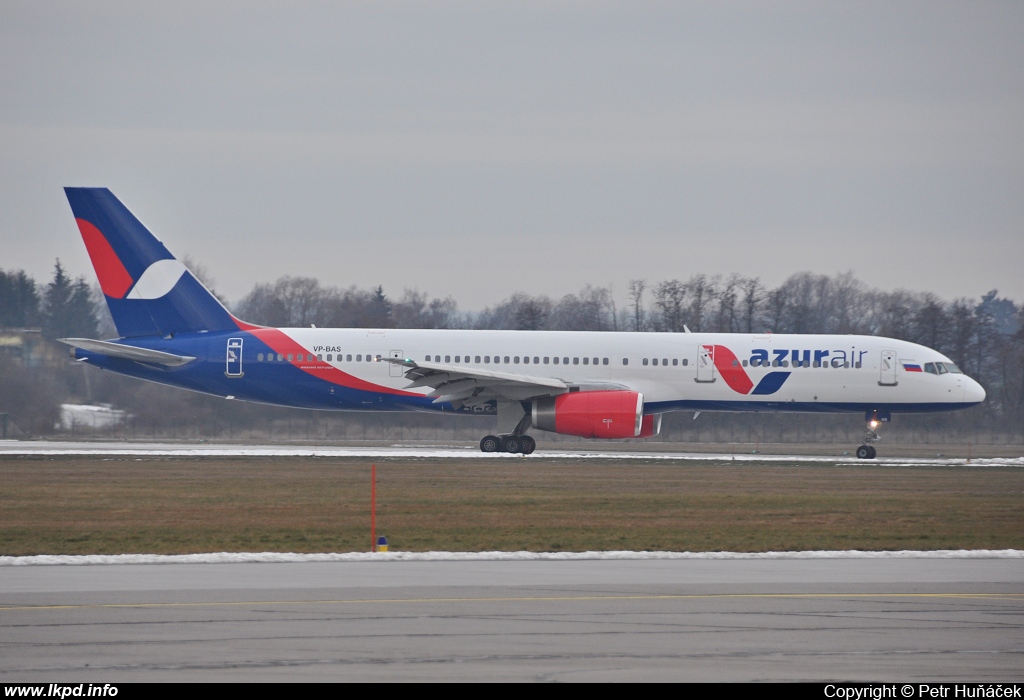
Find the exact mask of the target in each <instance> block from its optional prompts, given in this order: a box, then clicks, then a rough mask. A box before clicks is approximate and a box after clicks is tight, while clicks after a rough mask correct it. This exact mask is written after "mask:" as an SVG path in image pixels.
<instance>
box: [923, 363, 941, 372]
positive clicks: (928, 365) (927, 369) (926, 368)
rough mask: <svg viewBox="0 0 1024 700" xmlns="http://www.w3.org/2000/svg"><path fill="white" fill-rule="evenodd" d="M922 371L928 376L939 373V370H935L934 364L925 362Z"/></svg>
mask: <svg viewBox="0 0 1024 700" xmlns="http://www.w3.org/2000/svg"><path fill="white" fill-rule="evenodd" d="M924 371H925V372H927V373H928V374H938V373H939V370H937V369H935V363H934V362H925V363H924Z"/></svg>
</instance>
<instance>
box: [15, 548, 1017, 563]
mask: <svg viewBox="0 0 1024 700" xmlns="http://www.w3.org/2000/svg"><path fill="white" fill-rule="evenodd" d="M653 559H660V560H666V559H1024V550H1020V549H946V550H935V551H912V550H902V551H893V552H867V551H861V550H846V551H827V550H818V551H809V552H629V551H612V552H377V553H372V552H338V553H329V552H328V553H323V554H298V553H292V552H211V553H209V554H87V555H63V554H61V555H58V554H40V555H35V556H25V557H8V556H0V566H97V565H105V564H238V563H295V562H386V561H580V560H635V561H644V560H653Z"/></svg>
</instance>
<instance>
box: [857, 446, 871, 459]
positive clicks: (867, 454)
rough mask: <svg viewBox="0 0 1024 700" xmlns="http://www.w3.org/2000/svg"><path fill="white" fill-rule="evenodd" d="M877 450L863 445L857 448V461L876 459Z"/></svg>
mask: <svg viewBox="0 0 1024 700" xmlns="http://www.w3.org/2000/svg"><path fill="white" fill-rule="evenodd" d="M874 458H875V448H874V447H872V446H871V445H861V446H860V447H858V448H857V459H874Z"/></svg>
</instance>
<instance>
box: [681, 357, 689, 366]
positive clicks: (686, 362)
mask: <svg viewBox="0 0 1024 700" xmlns="http://www.w3.org/2000/svg"><path fill="white" fill-rule="evenodd" d="M688 364H690V361H689V360H687V359H686V358H685V357H684V358H683V367H686V366H687V365H688Z"/></svg>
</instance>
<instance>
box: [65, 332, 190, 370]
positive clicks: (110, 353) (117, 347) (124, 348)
mask: <svg viewBox="0 0 1024 700" xmlns="http://www.w3.org/2000/svg"><path fill="white" fill-rule="evenodd" d="M58 340H59V341H60V342H62V343H64V344H65V345H70V346H71V348H72V349H71V357H75V358H76V359H82V358H78V357H77V356H76V355H75V348H78V349H80V350H85V351H86V352H95V353H97V354H99V355H106V356H107V357H119V358H121V359H122V360H135V361H136V362H146V363H148V364H151V365H163V366H164V367H180V366H182V365H185V364H188V363H189V362H192V361H193V360H194V359H196V358H194V357H191V356H189V355H174V354H172V353H169V352H161V351H160V350H149V349H147V348H137V347H135V346H133V345H122V344H121V343H111V342H109V341H106V340H92V339H90V338H58Z"/></svg>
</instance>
